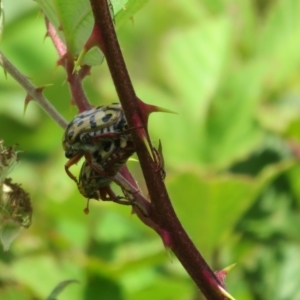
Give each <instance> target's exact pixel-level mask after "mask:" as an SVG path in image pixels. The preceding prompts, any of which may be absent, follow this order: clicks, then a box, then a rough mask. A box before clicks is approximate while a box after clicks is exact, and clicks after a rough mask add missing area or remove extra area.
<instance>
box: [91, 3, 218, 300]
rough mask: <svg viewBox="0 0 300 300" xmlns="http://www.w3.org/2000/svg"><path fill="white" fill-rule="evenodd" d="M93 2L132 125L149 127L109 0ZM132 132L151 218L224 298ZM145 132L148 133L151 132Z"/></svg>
mask: <svg viewBox="0 0 300 300" xmlns="http://www.w3.org/2000/svg"><path fill="white" fill-rule="evenodd" d="M90 2H91V6H92V11H93V14H94V18H95V26H96V27H98V29H99V31H100V33H101V37H99V45H101V44H102V43H103V47H104V49H105V51H103V53H105V55H106V60H107V64H108V67H109V69H110V73H111V76H112V79H113V81H114V84H115V87H116V90H117V93H118V96H119V99H120V102H121V104H122V107H123V110H124V113H125V116H126V119H127V122H128V124H129V127H130V128H147V124H143V119H142V117H141V116H142V113H141V111H140V110H139V105H138V100H137V97H136V94H135V91H134V88H133V86H132V83H131V80H130V77H129V75H128V71H127V68H126V65H125V62H124V59H123V56H122V53H121V50H120V47H119V44H118V40H117V37H116V34H115V30H114V26H113V23H112V20H111V16H110V12H109V9H108V5H107V0H90ZM102 50H103V49H102ZM131 135H132V138H133V141H134V144H135V147H136V152H137V155H138V157H139V161H140V164H141V168H142V171H143V174H144V177H145V181H146V184H147V187H148V191H149V194H150V198H151V210H150V215H149V217H148V218H150V219H151V222H153V223H154V224H157V225H158V227H159V228H161V229H163V230H165V231H166V232H167V233H168V234H169V235H170V238H171V249H172V250H173V252H174V253H175V255H176V256H177V257H178V259H179V260H180V262H181V263H182V265H183V266H184V267H185V269H186V270H187V272H188V273H189V274H190V276H191V277H192V278H193V280H194V281H195V283H196V284H197V285H198V287H199V288H200V289H201V291H202V292H203V294H204V295H205V296H206V298H207V299H217V300H220V299H224V296H223V295H222V294H221V292H220V288H223V285H222V284H221V282H220V281H219V280H218V278H217V277H216V275H215V274H214V272H213V271H212V270H211V269H210V268H209V266H208V265H207V263H206V262H205V260H204V259H203V257H202V256H201V255H200V253H199V252H198V251H197V249H196V247H195V246H194V244H193V243H192V241H191V240H190V238H189V237H188V235H187V234H186V232H185V231H184V229H183V228H182V226H181V224H180V222H179V220H178V218H177V216H176V214H175V212H174V209H173V207H172V205H171V201H170V199H169V196H168V194H167V191H166V188H165V185H164V182H163V180H162V178H161V176H160V172H158V171H157V165H155V164H154V162H153V160H152V158H151V156H150V155H149V152H148V150H147V147H146V145H145V141H144V140H143V136H142V135H141V131H139V130H132V131H131ZM145 136H147V132H146V134H145V135H144V137H145ZM149 143H150V142H149ZM150 147H151V145H150Z"/></svg>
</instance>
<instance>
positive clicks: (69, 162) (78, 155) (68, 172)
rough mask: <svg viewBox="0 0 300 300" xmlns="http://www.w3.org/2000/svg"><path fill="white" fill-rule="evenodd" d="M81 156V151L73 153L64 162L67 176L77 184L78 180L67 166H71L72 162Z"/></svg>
mask: <svg viewBox="0 0 300 300" xmlns="http://www.w3.org/2000/svg"><path fill="white" fill-rule="evenodd" d="M82 156H83V153H81V152H79V153H77V154H76V155H74V156H73V157H72V158H71V159H69V160H68V161H67V163H66V164H65V171H66V173H67V174H68V176H69V177H70V178H71V179H73V180H74V181H75V182H76V183H77V184H78V180H77V178H76V177H75V176H74V175H73V174H72V173H71V172H70V170H69V168H70V167H71V166H73V165H74V164H76V163H78V161H79V160H80V158H81V157H82Z"/></svg>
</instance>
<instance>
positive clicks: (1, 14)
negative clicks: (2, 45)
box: [0, 0, 4, 41]
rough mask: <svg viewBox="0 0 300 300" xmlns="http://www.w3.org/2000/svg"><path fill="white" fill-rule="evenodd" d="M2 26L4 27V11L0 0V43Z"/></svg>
mask: <svg viewBox="0 0 300 300" xmlns="http://www.w3.org/2000/svg"><path fill="white" fill-rule="evenodd" d="M3 26H4V9H3V2H2V0H0V41H1V37H2V32H3Z"/></svg>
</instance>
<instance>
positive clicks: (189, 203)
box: [168, 161, 295, 257]
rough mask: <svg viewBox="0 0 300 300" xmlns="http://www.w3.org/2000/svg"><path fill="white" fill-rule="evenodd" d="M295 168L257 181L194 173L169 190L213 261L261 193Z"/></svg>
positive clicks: (269, 171) (266, 173) (277, 168)
mask: <svg viewBox="0 0 300 300" xmlns="http://www.w3.org/2000/svg"><path fill="white" fill-rule="evenodd" d="M293 165H295V161H286V162H283V163H278V164H275V165H272V166H270V167H267V168H265V169H264V170H263V171H262V172H261V173H260V175H259V176H258V177H257V178H250V177H249V178H245V177H242V176H232V175H227V176H226V175H224V176H207V175H201V174H199V173H197V172H195V171H190V172H189V173H187V172H186V173H182V174H180V175H178V176H176V177H173V178H172V179H171V180H170V181H169V184H168V190H169V192H170V196H171V199H172V201H173V203H174V207H175V210H176V212H177V213H178V216H179V219H180V220H181V221H182V223H183V225H184V227H185V228H186V229H187V232H188V233H190V235H191V238H192V239H193V241H195V243H196V245H197V246H198V248H199V249H201V252H202V251H203V252H204V255H205V257H209V255H212V253H214V250H215V249H216V248H217V247H218V246H220V245H221V244H222V242H223V243H224V242H225V240H226V238H227V237H228V235H229V233H230V232H231V231H232V229H233V228H234V226H235V224H236V223H237V221H238V220H239V219H240V218H241V216H242V215H243V214H244V213H245V212H246V211H247V209H249V207H250V206H251V205H252V204H253V202H254V201H255V200H256V197H257V195H258V193H259V192H260V191H261V190H262V189H263V188H264V187H265V186H266V185H267V184H268V183H269V182H270V181H271V180H273V179H274V178H275V177H276V176H278V175H279V174H280V173H282V172H283V171H285V170H287V169H289V168H290V167H291V166H293Z"/></svg>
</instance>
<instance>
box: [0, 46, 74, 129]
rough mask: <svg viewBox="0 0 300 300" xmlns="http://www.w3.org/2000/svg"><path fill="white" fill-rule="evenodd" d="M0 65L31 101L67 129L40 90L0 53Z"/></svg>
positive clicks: (64, 122)
mask: <svg viewBox="0 0 300 300" xmlns="http://www.w3.org/2000/svg"><path fill="white" fill-rule="evenodd" d="M0 65H1V66H2V67H3V69H4V70H5V72H7V73H8V74H10V75H11V76H12V77H13V78H14V79H15V80H16V81H17V82H18V83H19V84H20V85H21V86H22V87H23V88H24V89H25V90H26V91H27V94H28V96H29V98H31V99H32V100H34V101H35V102H37V103H38V104H39V105H40V106H41V107H42V108H43V110H44V111H45V112H46V113H47V114H48V115H49V116H50V117H51V118H52V119H53V120H55V121H56V122H57V124H58V125H59V126H60V127H62V128H66V127H67V124H68V123H67V121H66V120H65V119H64V118H63V117H62V116H61V114H60V113H59V112H58V111H57V110H56V109H55V107H54V106H53V105H52V104H51V103H50V102H49V100H48V99H47V98H45V97H44V95H43V93H42V90H43V89H42V88H37V87H35V86H34V85H33V84H31V83H30V82H29V80H28V79H27V77H26V76H25V75H24V74H22V73H21V72H19V70H18V69H17V68H16V67H15V66H14V65H13V64H12V63H11V62H10V61H9V60H8V59H7V58H6V57H5V56H4V54H3V53H2V52H1V51H0Z"/></svg>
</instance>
